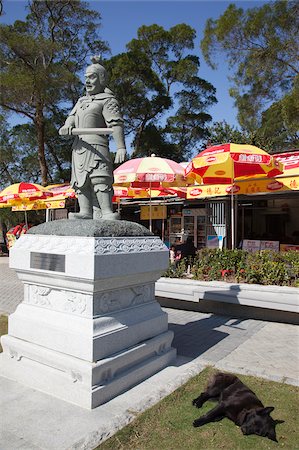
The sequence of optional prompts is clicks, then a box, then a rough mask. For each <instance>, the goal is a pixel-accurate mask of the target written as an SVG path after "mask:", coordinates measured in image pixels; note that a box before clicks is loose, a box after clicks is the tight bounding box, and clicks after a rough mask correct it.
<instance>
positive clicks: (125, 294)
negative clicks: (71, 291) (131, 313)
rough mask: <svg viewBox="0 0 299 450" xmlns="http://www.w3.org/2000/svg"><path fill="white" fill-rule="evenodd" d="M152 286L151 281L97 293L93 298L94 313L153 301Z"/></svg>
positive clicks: (107, 311) (102, 312) (113, 310)
mask: <svg viewBox="0 0 299 450" xmlns="http://www.w3.org/2000/svg"><path fill="white" fill-rule="evenodd" d="M154 288H155V287H154V283H151V284H146V285H145V286H134V287H131V288H127V289H118V290H115V291H109V292H105V293H103V294H98V295H97V296H96V298H95V310H94V313H95V315H98V314H107V313H111V312H115V311H120V310H122V309H126V308H130V307H132V306H137V305H141V304H143V303H147V302H150V301H153V299H154Z"/></svg>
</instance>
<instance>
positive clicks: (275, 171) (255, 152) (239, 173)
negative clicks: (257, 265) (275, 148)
mask: <svg viewBox="0 0 299 450" xmlns="http://www.w3.org/2000/svg"><path fill="white" fill-rule="evenodd" d="M185 170H186V176H189V177H190V176H191V177H193V178H194V179H195V180H196V181H197V182H198V183H200V184H210V185H215V184H218V185H219V184H220V185H221V184H230V185H233V186H231V188H230V194H231V245H232V248H234V245H235V212H234V188H235V187H234V182H235V181H236V180H238V179H239V180H240V179H246V178H248V177H250V178H252V177H256V176H261V175H263V176H266V177H269V178H271V177H275V176H277V175H280V174H282V173H283V164H282V163H281V162H279V161H278V160H277V159H275V158H273V156H271V155H269V153H267V152H265V151H264V150H262V149H260V148H258V147H255V146H254V145H247V144H221V145H215V146H212V147H208V148H206V149H205V150H203V151H202V152H200V153H199V154H198V155H197V156H195V158H193V159H192V161H191V162H190V163H189V164H188V166H187V167H186V169H185Z"/></svg>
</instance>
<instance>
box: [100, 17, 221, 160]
mask: <svg viewBox="0 0 299 450" xmlns="http://www.w3.org/2000/svg"><path fill="white" fill-rule="evenodd" d="M194 39H195V30H194V29H193V28H191V27H190V26H188V25H186V24H178V25H176V26H174V27H172V28H170V29H169V30H168V31H167V30H165V29H164V28H163V27H161V26H159V25H156V24H154V25H150V26H145V25H144V26H142V27H140V28H139V29H138V31H137V38H136V39H133V40H132V41H131V42H129V43H128V44H127V49H128V51H127V52H126V53H123V54H120V55H118V56H116V57H113V58H111V59H110V60H109V61H107V62H106V63H105V65H106V66H107V68H108V70H109V72H110V74H111V77H110V82H109V86H110V87H111V89H112V90H113V91H114V92H115V93H116V96H117V97H118V99H119V101H120V103H121V105H122V110H123V114H124V118H125V121H126V131H127V133H132V134H133V136H134V138H133V145H134V151H133V155H134V156H135V157H136V156H148V155H149V154H150V153H152V152H154V153H156V154H157V155H159V156H164V155H165V154H167V155H168V154H169V153H170V152H172V151H173V152H174V154H173V155H172V157H173V158H175V159H177V160H178V161H179V160H184V159H187V158H188V156H189V155H190V154H191V152H192V150H193V149H194V146H195V145H196V144H198V142H199V141H200V140H202V139H204V138H206V137H207V123H208V122H209V121H210V120H211V116H210V115H209V114H208V113H207V111H208V108H209V107H210V106H211V105H212V104H213V103H215V102H216V98H215V88H214V87H213V86H212V85H211V84H210V83H208V82H207V81H205V80H203V79H201V78H199V77H198V70H199V59H198V57H197V56H195V55H193V54H189V51H190V50H193V48H194ZM158 121H159V122H160V123H161V124H163V123H165V126H162V125H160V126H159V127H158V126H157V123H158ZM158 135H160V137H158ZM153 137H154V139H153ZM160 144H161V146H160Z"/></svg>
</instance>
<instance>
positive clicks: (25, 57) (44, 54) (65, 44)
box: [0, 0, 108, 185]
mask: <svg viewBox="0 0 299 450" xmlns="http://www.w3.org/2000/svg"><path fill="white" fill-rule="evenodd" d="M28 7H29V15H28V16H27V18H26V20H25V21H24V22H23V21H16V22H15V23H14V24H13V25H2V26H1V34H0V56H1V61H2V62H1V66H0V83H1V86H2V96H1V99H0V105H1V106H2V107H3V108H4V109H6V110H9V111H13V112H15V113H17V114H21V115H23V116H26V117H27V118H28V119H29V121H31V123H33V124H34V127H35V133H36V141H37V148H38V152H37V153H38V161H39V165H40V173H41V182H42V184H43V185H46V184H47V182H48V172H49V169H48V163H47V161H46V155H45V140H46V138H45V133H46V126H47V119H50V118H52V117H53V111H55V110H57V109H59V108H60V107H61V105H62V103H63V102H65V101H71V102H72V103H74V102H75V101H76V99H77V97H78V95H79V91H80V90H81V83H80V81H79V78H78V77H77V74H78V73H79V72H80V71H81V70H82V67H83V65H84V64H85V59H86V56H87V54H88V53H94V52H96V53H98V54H104V53H105V52H106V51H107V50H108V47H107V45H106V44H105V43H104V42H103V41H101V40H100V39H99V36H98V27H99V21H100V15H99V14H98V13H97V12H95V11H92V10H89V9H88V8H87V4H86V3H85V2H81V1H77V0H56V1H55V2H53V1H50V0H43V1H37V0H33V1H31V2H29V4H28Z"/></svg>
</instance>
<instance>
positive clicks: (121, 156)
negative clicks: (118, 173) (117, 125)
mask: <svg viewBox="0 0 299 450" xmlns="http://www.w3.org/2000/svg"><path fill="white" fill-rule="evenodd" d="M125 158H126V149H125V148H119V149H118V150H117V152H116V155H115V160H114V162H115V164H120V163H123V162H124V160H125Z"/></svg>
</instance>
